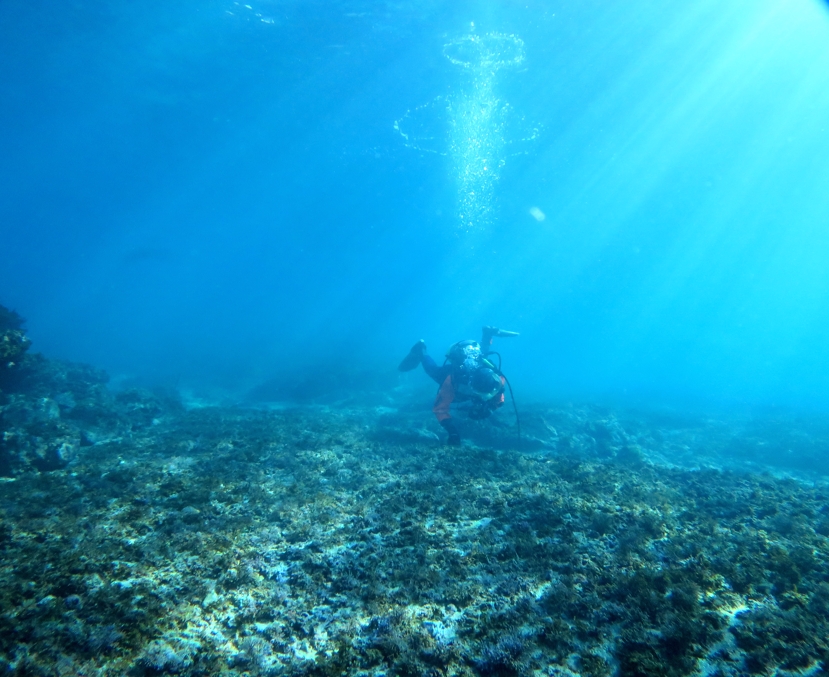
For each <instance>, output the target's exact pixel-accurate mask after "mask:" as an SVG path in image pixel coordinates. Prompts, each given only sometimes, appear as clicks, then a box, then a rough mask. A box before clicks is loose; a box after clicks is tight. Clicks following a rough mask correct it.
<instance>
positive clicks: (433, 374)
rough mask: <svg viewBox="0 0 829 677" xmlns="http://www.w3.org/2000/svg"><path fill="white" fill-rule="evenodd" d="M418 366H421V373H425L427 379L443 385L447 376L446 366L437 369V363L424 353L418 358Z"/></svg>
mask: <svg viewBox="0 0 829 677" xmlns="http://www.w3.org/2000/svg"><path fill="white" fill-rule="evenodd" d="M420 364H422V365H423V371H425V372H426V373H427V374H428V375H429V378H431V379H432V380H433V381H434V382H435V383H443V382H444V381H445V380H446V377H447V376H448V370H447V367H446V366H443V367H439V366H438V365H437V362H435V361H434V360H433V359H432V356H431V355H428V354H426V352H425V351H424V353H423V354H422V355H421V356H420Z"/></svg>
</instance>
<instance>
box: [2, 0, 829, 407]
mask: <svg viewBox="0 0 829 677" xmlns="http://www.w3.org/2000/svg"><path fill="white" fill-rule="evenodd" d="M828 9H829V8H827V6H826V5H825V4H824V3H820V2H817V1H815V0H797V1H795V2H783V1H782V0H780V1H774V0H763V1H761V2H756V1H751V2H749V1H748V0H745V1H741V0H735V1H733V2H729V3H726V4H723V3H720V2H713V1H710V2H709V1H704V2H698V3H694V4H693V5H691V6H686V5H681V4H677V3H669V2H659V1H650V0H643V1H637V2H634V3H624V4H622V3H606V2H598V1H596V2H591V1H581V2H568V3H555V2H536V1H535V0H529V1H528V2H508V1H499V2H494V1H493V2H483V3H481V2H474V3H473V2H451V3H449V2H437V1H432V2H416V3H415V2H313V1H312V2H285V1H280V2H260V4H256V3H253V4H251V5H250V7H248V6H247V5H246V4H245V3H242V2H239V3H236V2H234V1H233V0H230V1H229V2H224V1H217V2H212V1H211V2H198V3H195V2H193V3H190V2H178V3H169V2H154V1H150V2H147V3H141V4H140V5H137V4H134V3H112V2H107V3H103V2H86V3H82V4H78V3H69V4H68V3H50V2H38V3H24V2H18V1H17V0H12V1H9V2H5V3H4V6H3V10H2V11H3V21H2V25H0V31H2V35H1V36H0V38H2V39H0V76H1V77H2V84H3V92H4V94H3V101H2V105H0V116H1V117H0V155H2V158H3V161H2V164H0V171H2V173H3V174H2V184H1V185H2V188H0V229H2V243H3V246H2V248H0V290H2V296H3V300H4V303H5V305H7V306H9V307H11V308H15V309H17V310H18V311H19V312H21V313H22V314H23V315H24V316H25V317H26V318H27V320H28V325H27V326H28V330H29V334H30V336H31V337H32V339H33V340H34V341H35V345H36V346H37V348H38V349H39V350H42V351H44V352H45V353H47V354H49V355H52V356H56V357H63V358H68V359H73V360H81V361H86V362H89V363H92V364H95V365H97V366H100V367H102V368H105V369H107V370H108V371H109V372H110V373H111V374H112V376H113V378H122V379H126V380H128V381H131V382H132V381H134V382H140V383H145V384H146V383H150V384H157V383H165V384H168V385H175V386H180V387H181V386H193V387H199V388H221V389H225V390H228V391H232V392H234V393H244V392H247V391H248V390H249V389H251V388H254V387H256V386H257V385H261V384H262V383H265V382H268V381H271V380H272V379H277V380H278V381H280V380H284V381H286V382H288V383H290V382H293V381H295V380H296V379H297V378H301V377H302V376H303V375H306V374H308V373H309V370H310V371H313V370H317V369H318V368H319V367H320V365H323V364H324V365H325V366H324V369H323V371H324V372H325V373H328V372H331V371H332V370H337V369H338V368H339V369H355V370H359V371H367V372H375V373H380V372H383V371H384V370H387V369H388V366H389V365H393V364H396V363H397V361H399V359H400V357H401V356H402V355H403V354H405V351H406V350H407V349H408V348H409V347H410V346H411V344H412V343H413V342H414V341H416V340H417V339H419V338H424V339H425V340H426V341H427V345H429V346H430V349H431V351H432V352H433V353H434V354H436V355H440V354H442V353H443V351H444V350H445V347H446V346H448V345H450V344H451V343H453V342H454V341H457V340H459V339H461V338H477V337H478V332H479V328H480V326H481V325H483V324H492V325H496V326H501V327H505V328H508V329H512V330H516V331H520V332H522V337H521V339H520V340H519V341H516V342H513V343H510V344H509V348H508V359H507V362H506V363H505V365H504V368H505V371H506V373H507V374H508V376H510V378H511V379H512V381H513V383H514V385H516V386H517V387H518V388H519V390H520V391H521V392H522V393H524V394H525V397H526V396H528V395H530V394H532V395H533V396H536V395H537V396H550V395H554V396H578V397H588V398H589V397H596V396H601V397H623V398H624V397H636V398H639V399H641V400H645V401H651V402H654V401H656V402H663V401H665V399H666V398H667V399H669V400H678V401H686V400H692V401H702V402H715V403H739V404H742V403H746V404H749V405H784V406H785V405H796V406H806V407H823V406H825V405H826V398H827V395H826V393H827V392H829V391H827V386H828V385H829V368H827V365H828V363H827V359H829V352H827V351H829V347H827V346H829V343H827V341H826V340H825V337H826V331H827V320H828V319H829V310H827V308H829V305H827V303H826V301H827V293H828V292H829V286H827V285H828V284H829V281H827V272H826V270H827V267H826V265H825V261H826V260H827V256H829V240H828V239H827V234H826V232H827V231H826V227H825V226H826V223H827V215H829V192H828V191H827V190H826V186H827V185H829V159H827V158H829V132H827V129H826V126H827V123H826V120H827V115H828V114H829V86H827V78H829V75H827V73H829V16H827V10H828ZM492 34H497V35H500V36H501V38H500V39H497V40H496V39H494V38H488V37H487V36H490V35H492ZM474 39H477V40H479V42H478V43H477V45H476V44H475V43H474V42H471V40H474ZM453 50H454V52H456V53H455V54H453ZM450 57H451V58H450ZM461 57H463V58H461ZM451 59H454V61H455V63H453V61H452V60H451ZM496 61H498V62H503V63H499V64H496V65H494V66H493V65H492V63H490V62H493V63H494V62H496ZM511 61H515V63H512V62H511ZM459 64H460V65H459ZM485 109H486V110H488V111H489V112H488V113H485V114H481V111H483V110H485ZM398 122H399V123H400V124H399V125H398V126H397V128H396V123H398ZM407 137H408V138H407ZM460 138H467V139H474V143H467V144H466V145H464V144H463V143H460V144H459V143H458V139H460ZM475 144H478V145H475ZM487 160H488V161H489V162H490V163H491V165H492V166H491V167H490V170H489V171H492V172H493V173H495V174H497V177H495V178H491V177H484V176H477V177H476V176H475V173H476V172H478V173H480V174H483V173H484V171H485V170H483V169H482V168H481V167H480V166H479V165H478V163H482V164H484V165H485V163H486V161H487ZM464 181H466V184H464ZM476 182H477V183H476ZM476 191H477V194H476V195H475V196H474V197H472V198H469V196H468V195H467V196H466V197H467V198H468V199H469V200H471V202H472V203H471V204H467V205H464V204H463V201H462V199H461V195H460V194H461V193H467V194H468V193H475V192H476ZM465 208H466V211H467V212H469V213H468V214H467V216H466V218H465V219H464V218H463V217H462V216H461V214H462V213H463V211H464V209H465ZM475 210H477V212H476V213H474V214H473V213H472V212H474V211H475ZM531 210H532V211H531ZM534 210H538V211H537V212H535V211H534ZM534 213H535V214H536V217H534V216H533V214H534ZM537 218H543V220H541V221H539V220H537ZM420 376H421V375H418V377H420ZM277 391H278V388H277ZM276 395H278V392H277V393H276ZM276 395H272V396H271V398H272V399H280V398H279V397H277V396H276Z"/></svg>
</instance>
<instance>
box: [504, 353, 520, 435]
mask: <svg viewBox="0 0 829 677" xmlns="http://www.w3.org/2000/svg"><path fill="white" fill-rule="evenodd" d="M499 371H500V369H499ZM501 376H503V377H504V382H505V383H506V384H507V388H509V396H510V399H511V400H512V408H513V411H515V427H516V428H518V439H519V440H520V439H521V419H520V418H518V405H517V404H516V403H515V395H513V394H512V386H511V385H510V382H509V379H508V378H507V377H506V376H504V375H503V374H501Z"/></svg>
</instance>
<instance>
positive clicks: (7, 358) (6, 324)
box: [0, 305, 32, 391]
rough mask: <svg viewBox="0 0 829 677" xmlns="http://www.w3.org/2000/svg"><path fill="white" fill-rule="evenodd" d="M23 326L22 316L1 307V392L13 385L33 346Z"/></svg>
mask: <svg viewBox="0 0 829 677" xmlns="http://www.w3.org/2000/svg"><path fill="white" fill-rule="evenodd" d="M23 325H24V320H23V318H22V317H20V315H18V314H17V313H16V312H15V311H13V310H9V309H8V308H6V307H5V306H1V305H0V391H2V390H4V389H7V388H8V387H9V385H10V384H11V383H12V381H13V377H14V374H15V372H16V371H17V370H18V369H19V368H20V362H21V360H22V359H23V356H24V355H25V353H26V351H27V350H28V349H29V346H31V345H32V342H31V340H30V339H29V337H28V336H26V332H25V331H24V330H23Z"/></svg>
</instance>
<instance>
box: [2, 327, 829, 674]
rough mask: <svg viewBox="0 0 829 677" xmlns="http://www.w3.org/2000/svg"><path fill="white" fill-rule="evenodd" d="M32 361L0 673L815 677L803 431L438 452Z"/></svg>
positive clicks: (12, 392) (373, 431) (812, 437)
mask: <svg viewBox="0 0 829 677" xmlns="http://www.w3.org/2000/svg"><path fill="white" fill-rule="evenodd" d="M16 331H19V330H16ZM19 339H20V336H18V337H17V340H18V344H17V345H18V346H21V345H22V344H21V343H20V340H19ZM13 342H14V341H13V340H12V343H13ZM26 347H27V346H26ZM24 352H25V347H24V348H21V349H20V350H19V351H18V354H17V356H16V357H15V360H7V361H6V363H5V364H8V362H15V364H13V365H12V366H11V367H3V368H0V388H2V392H0V432H2V436H0V474H2V476H3V477H4V481H3V482H2V483H0V515H2V524H1V525H0V675H2V674H10V675H133V676H143V675H160V674H176V675H228V676H229V675H378V676H379V675H436V676H437V675H467V676H473V675H478V676H490V675H562V676H563V675H574V674H580V675H586V676H590V677H594V676H604V675H623V676H627V675H643V676H645V675H647V676H653V677H655V676H657V675H691V674H698V675H750V674H752V675H753V674H756V675H763V674H765V675H772V674H777V675H800V674H812V675H827V674H829V541H828V540H827V537H829V502H827V499H829V485H828V484H827V483H826V481H825V478H826V476H827V473H829V460H827V457H826V456H827V454H826V450H827V440H829V432H827V430H826V429H825V428H824V427H822V426H821V424H820V422H819V421H816V420H809V421H798V420H796V419H794V418H785V419H782V418H781V419H773V418H771V417H765V418H762V419H740V420H737V419H731V420H724V419H723V420H720V419H715V418H710V417H709V418H700V417H687V418H677V417H667V416H665V415H664V414H663V415H656V414H644V413H639V414H634V413H630V412H621V411H614V410H610V409H600V408H595V407H586V406H584V407H579V406H572V405H568V406H564V405H562V406H555V407H554V406H544V407H542V406H535V407H533V408H531V409H529V410H527V411H525V412H523V413H524V437H523V441H522V442H520V443H519V442H518V441H517V440H516V438H515V436H514V431H513V430H512V429H510V428H509V427H507V426H506V425H504V426H503V427H495V426H491V425H490V424H489V423H484V424H473V423H471V422H468V423H467V422H464V426H465V431H466V432H467V433H469V437H470V440H471V441H467V442H466V443H465V445H464V446H462V447H460V448H451V447H446V446H442V445H441V444H440V442H439V439H438V433H440V432H441V431H440V428H439V427H438V426H437V425H436V423H434V422H433V420H432V418H431V414H430V412H429V408H428V403H420V404H418V403H412V404H409V405H405V406H404V405H400V404H398V405H397V406H390V405H389V406H368V405H365V404H363V405H358V404H355V402H357V401H359V400H355V401H353V402H344V403H340V404H338V405H329V406H321V405H313V404H308V405H305V406H302V407H296V408H282V409H278V410H273V409H271V410H262V409H259V410H257V409H251V408H233V407H199V408H189V409H188V408H187V407H184V406H183V405H182V404H181V403H180V402H179V401H178V400H177V399H176V398H175V397H172V396H162V395H158V394H152V393H148V392H145V391H140V390H127V391H122V392H119V393H113V392H111V391H109V390H108V389H107V387H106V385H105V377H104V376H103V375H102V374H100V373H99V372H96V371H95V370H93V369H91V368H88V367H83V366H79V365H71V364H65V363H58V362H54V361H50V360H47V359H45V358H43V357H42V356H39V355H31V354H25V355H23V353H24ZM4 359H5V358H4ZM503 420H504V422H505V424H506V423H508V422H509V418H508V416H507V417H504V418H503ZM487 426H488V427H487Z"/></svg>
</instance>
